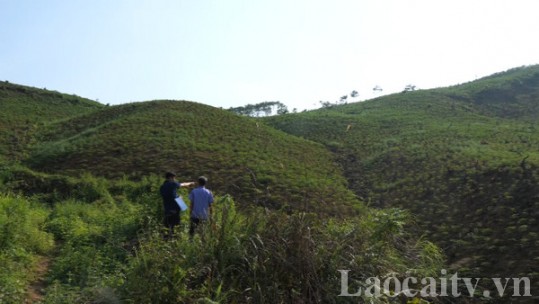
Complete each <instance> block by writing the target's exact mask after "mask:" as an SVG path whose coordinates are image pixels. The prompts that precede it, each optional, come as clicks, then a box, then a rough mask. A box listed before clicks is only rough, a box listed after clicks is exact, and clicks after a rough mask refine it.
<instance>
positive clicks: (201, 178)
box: [198, 176, 208, 186]
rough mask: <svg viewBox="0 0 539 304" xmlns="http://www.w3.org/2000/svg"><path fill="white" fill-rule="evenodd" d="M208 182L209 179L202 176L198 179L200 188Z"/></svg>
mask: <svg viewBox="0 0 539 304" xmlns="http://www.w3.org/2000/svg"><path fill="white" fill-rule="evenodd" d="M207 182H208V179H207V178H206V177H205V176H201V177H199V178H198V184H199V185H200V186H204V185H206V183H207Z"/></svg>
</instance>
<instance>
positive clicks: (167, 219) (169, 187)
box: [159, 172, 195, 238]
mask: <svg viewBox="0 0 539 304" xmlns="http://www.w3.org/2000/svg"><path fill="white" fill-rule="evenodd" d="M165 178H166V180H165V182H163V184H162V185H161V188H160V189H159V192H160V193H161V197H162V198H163V209H164V211H165V215H164V221H163V223H164V225H165V227H167V229H168V236H166V237H168V238H171V237H172V236H173V235H174V227H175V226H177V225H179V224H180V211H181V210H180V207H179V206H178V204H177V203H176V198H177V197H178V193H177V190H178V189H180V187H189V186H192V185H194V184H195V183H194V182H186V183H179V182H178V181H176V174H175V173H173V172H167V173H166V174H165Z"/></svg>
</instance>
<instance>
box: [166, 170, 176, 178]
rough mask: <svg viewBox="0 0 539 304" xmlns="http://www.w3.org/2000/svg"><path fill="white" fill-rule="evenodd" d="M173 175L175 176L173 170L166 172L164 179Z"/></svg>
mask: <svg viewBox="0 0 539 304" xmlns="http://www.w3.org/2000/svg"><path fill="white" fill-rule="evenodd" d="M175 177H176V173H174V172H167V173H166V174H165V178H166V179H174V178H175Z"/></svg>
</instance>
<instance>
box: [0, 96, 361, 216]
mask: <svg viewBox="0 0 539 304" xmlns="http://www.w3.org/2000/svg"><path fill="white" fill-rule="evenodd" d="M34 90H35V91H37V92H41V94H44V92H43V91H40V90H37V89H34ZM35 97H36V99H35V100H33V101H32V102H33V103H36V104H40V103H41V102H48V101H42V100H41V96H40V95H39V94H37V95H36V96H35ZM28 98H30V97H28ZM7 99H8V100H9V98H7ZM77 101H78V100H77ZM55 102H56V103H54V105H58V107H59V108H60V109H62V110H64V111H63V112H62V111H55V110H54V108H53V107H50V108H49V110H51V111H54V113H55V115H50V121H48V122H47V123H46V124H45V123H42V124H41V125H40V127H39V128H36V129H35V130H34V131H32V133H31V136H29V137H30V139H31V140H30V139H29V140H26V142H27V143H28V144H27V145H26V146H24V148H23V149H21V151H22V150H24V151H26V152H25V153H26V157H24V158H23V159H22V160H21V162H22V164H23V165H25V166H28V167H30V168H31V169H33V170H35V171H38V172H45V173H50V174H62V175H70V176H75V177H76V176H81V175H82V174H85V173H90V174H93V175H95V176H102V177H106V178H112V179H117V178H123V177H127V178H129V179H132V180H140V179H141V178H143V177H145V176H148V175H159V176H160V175H162V174H163V172H165V171H167V170H174V171H177V172H178V174H179V177H180V178H182V179H186V180H194V179H196V177H197V176H199V175H201V174H205V175H207V176H208V178H209V179H210V183H211V187H212V189H214V190H215V191H217V192H219V193H229V194H232V195H234V197H235V198H236V199H237V200H238V201H240V202H245V203H247V204H256V205H262V206H267V207H272V208H281V207H292V208H294V209H302V210H316V211H317V212H327V213H331V214H339V213H348V212H353V211H352V210H353V209H354V208H355V207H352V206H353V205H356V206H357V204H358V201H357V199H356V198H355V195H354V194H353V193H352V192H351V191H349V190H348V188H347V182H346V180H345V179H344V178H343V176H342V170H341V168H340V167H339V166H338V165H336V164H335V161H334V160H333V156H332V155H331V153H329V152H328V151H327V150H326V149H325V148H324V146H323V145H321V144H318V143H314V142H312V141H308V140H304V139H300V138H297V137H295V136H291V135H288V134H286V133H284V132H281V131H277V130H275V129H272V128H270V127H268V126H266V125H264V124H261V123H259V122H257V121H255V120H254V119H251V118H246V117H240V116H237V115H234V114H232V113H229V112H227V111H224V110H221V109H217V108H213V107H210V106H205V105H202V104H197V103H193V102H187V101H151V102H140V103H132V104H125V105H120V106H110V107H105V106H99V105H96V104H94V103H90V104H88V105H87V104H83V105H84V106H87V108H88V111H87V112H86V113H85V112H84V111H82V110H80V108H81V106H80V105H79V104H74V105H72V104H71V102H69V101H63V102H62V101H61V100H60V101H57V100H56V101H55ZM78 102H79V101H78ZM3 103H4V102H3ZM13 103H14V102H13V101H9V102H7V103H6V104H13ZM7 109H8V110H9V108H7ZM66 109H69V110H70V111H72V112H69V111H67V110H66ZM38 110H39V108H38ZM27 111H28V112H30V113H32V114H30V115H29V116H28V117H30V118H31V117H33V116H43V115H49V114H48V113H42V112H38V113H35V112H32V111H33V110H30V109H27ZM15 112H16V111H14V110H13V111H12V113H15ZM75 112H76V113H77V115H74V113H75ZM6 115H9V114H7V113H6ZM11 115H14V114H11ZM55 117H58V118H59V119H57V120H56V121H55V120H54V118H55ZM344 210H347V211H346V212H344Z"/></svg>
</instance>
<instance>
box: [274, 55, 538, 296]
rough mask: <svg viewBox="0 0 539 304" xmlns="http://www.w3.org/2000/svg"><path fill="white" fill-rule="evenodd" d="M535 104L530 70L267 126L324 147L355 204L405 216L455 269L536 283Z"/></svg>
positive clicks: (276, 120)
mask: <svg viewBox="0 0 539 304" xmlns="http://www.w3.org/2000/svg"><path fill="white" fill-rule="evenodd" d="M538 96H539V67H538V66H533V67H526V68H520V69H515V70H510V71H508V72H505V73H500V74H497V75H493V76H491V77H487V78H484V79H480V80H477V81H474V82H471V83H467V84H464V85H461V86H455V87H450V88H443V89H436V90H425V91H415V92H407V93H400V94H394V95H391V96H385V97H381V98H377V99H374V100H370V101H366V102H361V103H355V104H349V105H344V106H338V107H333V108H330V109H321V110H317V111H312V112H307V113H301V114H289V115H282V116H278V117H272V118H268V119H267V120H266V122H267V123H268V124H269V125H271V126H274V127H276V128H278V129H281V130H284V131H286V132H288V133H290V134H294V135H298V136H302V137H304V138H307V139H310V140H314V141H318V142H320V143H323V144H325V145H326V146H327V147H328V148H329V149H330V150H331V151H333V152H334V153H335V155H336V156H337V157H338V158H339V160H340V163H341V164H342V166H343V168H344V170H345V175H346V177H347V179H348V181H349V183H350V186H351V188H352V189H353V190H354V191H355V192H356V193H357V194H358V195H359V196H360V197H361V198H362V199H363V200H365V201H367V202H369V203H370V204H372V205H375V206H379V207H403V208H406V209H409V210H411V211H412V213H413V214H414V215H415V217H416V221H417V222H418V224H419V225H420V226H421V227H422V230H421V231H419V233H426V234H427V235H428V236H429V237H430V238H432V239H433V240H435V241H437V243H438V244H440V245H441V246H442V247H443V248H444V250H445V251H446V253H447V254H448V257H449V260H450V262H452V263H455V264H454V266H455V268H458V269H459V270H461V271H467V272H469V273H470V272H471V273H474V274H475V275H480V276H481V275H483V276H487V275H494V276H503V275H513V276H524V275H527V276H532V277H534V278H539V259H538V258H537V256H539V225H538V223H537V218H538V215H539V213H538V211H537V210H539V183H538V181H539V180H538V178H539V169H538V168H539V130H538V129H537V122H538V120H537V113H538V110H537V109H538V107H539V98H538ZM537 286H538V285H537V280H536V287H535V288H537Z"/></svg>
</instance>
